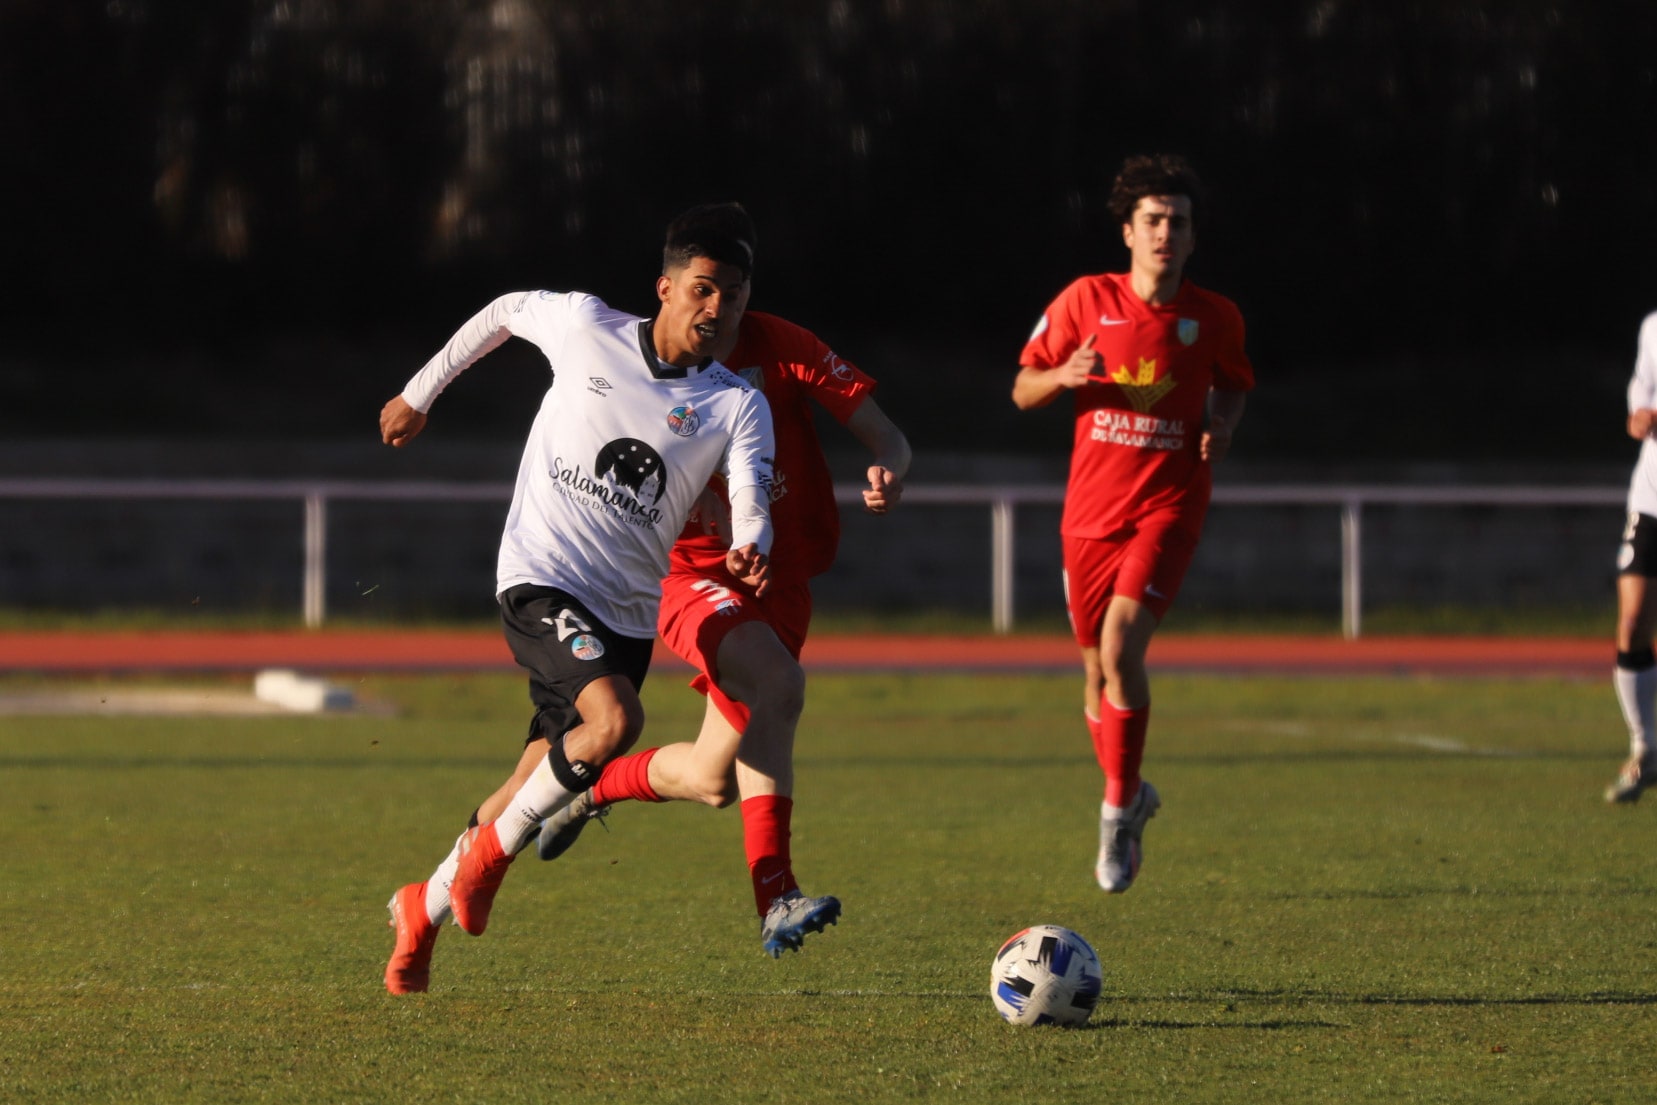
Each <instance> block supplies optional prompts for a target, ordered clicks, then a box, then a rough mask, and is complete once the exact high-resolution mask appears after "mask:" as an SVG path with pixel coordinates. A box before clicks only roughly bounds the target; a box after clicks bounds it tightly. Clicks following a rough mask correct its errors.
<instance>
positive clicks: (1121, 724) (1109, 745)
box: [1088, 700, 1151, 809]
mask: <svg viewBox="0 0 1657 1105" xmlns="http://www.w3.org/2000/svg"><path fill="white" fill-rule="evenodd" d="M1088 721H1089V724H1090V726H1092V721H1093V719H1092V718H1089V719H1088ZM1150 722H1151V707H1150V704H1149V703H1147V704H1145V705H1144V706H1141V707H1139V709H1137V710H1120V709H1117V708H1116V707H1115V706H1112V705H1111V704H1110V703H1109V702H1107V701H1104V700H1101V701H1100V703H1099V722H1098V725H1097V727H1095V728H1094V736H1093V751H1094V754H1095V755H1097V756H1098V757H1099V770H1100V771H1103V772H1104V773H1105V803H1106V804H1107V805H1111V806H1116V807H1117V808H1119V809H1120V808H1123V807H1125V806H1127V804H1128V803H1129V802H1132V801H1133V799H1134V795H1136V794H1138V793H1139V764H1140V761H1141V760H1143V759H1144V758H1145V730H1146V729H1147V728H1148V727H1149V726H1150Z"/></svg>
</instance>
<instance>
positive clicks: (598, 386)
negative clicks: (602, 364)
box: [587, 376, 611, 395]
mask: <svg viewBox="0 0 1657 1105" xmlns="http://www.w3.org/2000/svg"><path fill="white" fill-rule="evenodd" d="M587 382H588V383H589V384H591V385H593V386H592V387H590V388H588V389H587V390H588V391H590V392H592V393H593V394H594V395H603V394H604V393H605V392H607V391H609V390H610V387H611V384H610V381H608V380H606V379H605V378H604V377H602V376H589V377H587Z"/></svg>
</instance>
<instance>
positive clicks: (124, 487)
mask: <svg viewBox="0 0 1657 1105" xmlns="http://www.w3.org/2000/svg"><path fill="white" fill-rule="evenodd" d="M834 492H835V499H836V500H837V501H839V502H842V503H858V502H861V501H862V488H861V487H859V486H857V485H855V484H837V485H836V486H835V489H834ZM511 497H512V485H511V484H508V483H472V484H465V483H447V482H441V481H401V482H389V481H388V482H378V481H366V480H357V481H349V480H184V479H131V480H113V479H71V478H61V479H60V478H39V479H0V498H21V499H117V500H131V499H229V500H238V499H240V500H256V499H263V500H270V499H287V500H293V501H298V502H301V503H303V504H304V548H305V559H304V586H303V596H304V597H303V612H304V619H305V624H306V625H308V626H318V625H321V624H322V623H323V621H324V619H325V618H326V616H327V608H326V603H325V599H324V596H325V595H326V593H327V560H328V504H329V502H330V501H332V500H336V499H339V500H359V501H360V500H375V501H381V502H393V501H405V502H406V501H420V502H465V501H500V502H505V501H507V500H509V499H510V498H511ZM903 498H904V501H905V502H907V503H914V504H920V503H933V504H942V505H953V506H972V505H975V504H980V505H985V506H988V507H989V509H990V596H991V619H992V624H993V625H994V628H995V631H996V632H997V633H1007V632H1010V631H1011V629H1012V627H1013V618H1014V608H1013V564H1014V561H1015V560H1016V558H1017V549H1016V543H1015V541H1014V531H1015V525H1014V523H1015V519H1016V514H1017V510H1018V507H1019V506H1020V505H1023V504H1026V503H1028V504H1038V505H1053V504H1058V503H1062V502H1063V501H1064V488H1063V487H1062V486H1058V485H1048V484H1006V485H993V484H917V485H910V486H908V487H905V488H904V493H903ZM1626 498H1627V490H1626V489H1625V488H1622V487H1569V486H1538V485H1525V486H1519V485H1514V486H1506V485H1469V486H1436V485H1415V484H1410V485H1405V484H1397V485H1392V484H1356V485H1354V484H1347V485H1333V484H1272V485H1253V486H1250V485H1220V486H1218V487H1216V488H1215V489H1214V501H1215V502H1216V503H1238V504H1257V505H1279V506H1335V507H1339V508H1340V526H1341V629H1342V632H1343V633H1344V634H1345V635H1346V636H1347V637H1348V638H1353V637H1357V636H1358V635H1359V634H1360V633H1361V632H1362V630H1363V509H1364V506H1365V505H1366V504H1370V503H1379V504H1390V505H1410V506H1519V507H1550V506H1620V505H1622V504H1623V503H1624V502H1625V500H1626Z"/></svg>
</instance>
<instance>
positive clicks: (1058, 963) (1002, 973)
mask: <svg viewBox="0 0 1657 1105" xmlns="http://www.w3.org/2000/svg"><path fill="white" fill-rule="evenodd" d="M1103 986H1104V974H1103V972H1102V971H1101V970H1100V969H1099V957H1098V955H1096V954H1095V953H1094V951H1093V948H1092V946H1091V945H1089V944H1088V942H1087V941H1086V940H1083V939H1082V938H1081V937H1080V936H1079V935H1077V934H1076V933H1074V932H1072V931H1070V930H1069V929H1067V928H1064V927H1062V926H1060V925H1034V926H1032V927H1030V928H1027V929H1025V930H1024V931H1023V932H1020V933H1018V934H1016V935H1014V936H1013V937H1012V939H1010V940H1008V941H1007V942H1006V943H1005V944H1003V945H1001V950H1000V951H998V952H996V953H995V962H994V963H993V964H991V966H990V998H991V999H992V1000H993V1001H994V1002H995V1009H996V1012H998V1013H1000V1014H1001V1016H1002V1019H1003V1020H1005V1021H1007V1023H1009V1024H1064V1025H1078V1024H1083V1023H1085V1022H1086V1021H1087V1019H1088V1018H1089V1017H1091V1016H1092V1015H1093V1007H1094V1006H1095V1005H1097V1004H1098V1002H1099V991H1100V989H1101V988H1102V987H1103Z"/></svg>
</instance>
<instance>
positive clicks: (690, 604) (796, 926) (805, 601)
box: [540, 311, 910, 956]
mask: <svg viewBox="0 0 1657 1105" xmlns="http://www.w3.org/2000/svg"><path fill="white" fill-rule="evenodd" d="M716 356H717V359H718V360H719V361H720V362H721V363H723V364H725V365H726V366H727V367H728V368H730V369H731V370H732V371H733V372H736V373H737V375H739V376H741V377H742V378H743V379H745V380H747V381H748V382H749V383H751V384H753V385H755V386H756V387H758V388H759V389H760V390H761V391H763V392H764V394H765V397H766V400H767V401H768V402H769V403H770V405H771V415H772V422H773V426H774V427H775V430H776V437H777V455H776V466H775V472H776V474H775V479H774V482H773V484H772V498H771V524H772V532H773V534H774V537H773V541H772V548H771V577H770V580H769V582H768V583H767V585H766V587H765V588H763V589H761V590H759V591H756V589H755V588H753V587H751V586H749V585H748V584H745V583H743V582H742V581H741V580H739V579H737V578H736V577H734V576H732V575H731V573H730V572H728V571H727V570H726V568H725V565H724V564H723V562H722V557H723V553H722V552H721V546H720V541H721V540H722V539H725V537H726V535H728V532H729V530H728V521H727V518H728V514H729V505H728V504H727V503H726V502H725V501H724V495H723V491H722V489H720V488H718V487H717V486H712V487H710V488H709V490H708V492H706V493H705V494H704V496H703V501H702V504H701V507H700V508H699V515H700V516H699V517H693V519H692V520H691V522H690V524H689V525H687V526H686V528H685V530H684V532H683V533H682V534H681V535H680V537H679V540H678V541H677V542H676V543H675V545H674V547H673V552H672V567H671V570H670V572H669V574H668V576H667V578H666V580H664V581H663V585H662V608H661V614H660V618H659V623H658V624H659V630H660V633H661V637H662V640H663V641H664V642H665V643H666V644H667V645H668V647H670V648H671V649H672V650H673V651H674V653H675V654H677V655H678V656H679V657H681V658H682V659H684V660H685V661H686V662H688V663H690V664H691V665H693V666H694V667H695V668H696V669H697V672H698V674H697V676H696V678H695V679H693V680H692V681H691V686H693V687H695V688H696V689H697V690H698V691H700V692H702V693H703V694H705V695H706V696H707V698H708V704H707V709H706V712H705V715H704V718H703V723H702V730H701V732H700V733H699V734H698V735H697V738H696V740H695V741H694V742H681V743H677V744H670V745H666V746H663V747H660V748H652V749H646V750H645V751H642V752H638V753H636V754H634V755H630V756H625V757H622V758H620V759H618V760H615V761H613V762H611V763H610V764H608V765H606V767H605V770H604V773H603V774H602V775H601V776H600V778H599V781H598V782H597V783H596V784H595V785H594V786H593V788H592V789H591V790H590V791H589V792H588V796H587V798H586V799H585V800H584V801H583V802H582V803H580V804H579V806H576V807H571V808H569V809H567V810H565V811H562V812H561V813H560V814H559V815H558V816H557V817H555V818H553V819H549V821H548V822H547V824H546V826H545V827H544V828H543V830H542V833H541V838H540V839H541V854H542V857H543V858H546V859H552V858H555V857H556V856H558V855H561V854H563V852H564V851H565V850H567V849H568V848H569V846H570V845H571V844H572V843H574V840H575V838H576V836H578V835H579V834H580V832H581V829H582V827H583V826H584V825H585V824H586V822H587V821H588V820H590V819H591V818H593V817H596V816H600V815H601V814H602V813H603V812H604V811H605V810H606V808H607V807H608V806H609V805H610V804H611V803H613V802H618V801H623V800H626V799H634V800H638V801H646V802H665V801H671V800H675V799H678V800H685V801H693V802H703V803H706V804H707V805H710V806H714V807H723V806H727V805H729V804H731V802H733V801H736V800H738V799H740V803H741V804H740V810H741V814H742V824H743V843H744V850H745V851H746V853H747V857H748V868H749V876H750V880H751V882H752V884H753V890H754V904H755V906H756V907H757V909H758V912H759V915H760V918H761V940H762V942H763V944H764V947H765V950H766V951H767V952H769V953H770V954H771V955H772V956H776V955H779V954H781V952H782V951H783V950H784V949H785V948H792V949H797V948H798V947H799V946H800V942H801V940H802V939H803V937H804V935H805V934H806V933H807V932H819V931H821V930H822V927H823V925H824V924H827V923H832V921H833V920H834V919H835V918H837V917H838V915H839V909H840V905H839V902H838V901H837V900H836V899H834V898H810V897H806V896H805V895H803V894H802V893H801V892H800V890H799V886H798V883H797V882H796V880H795V878H794V872H793V866H792V862H791V857H790V853H789V835H790V820H791V816H792V811H793V798H792V794H793V783H794V767H793V753H794V730H795V726H796V724H797V723H798V721H799V717H800V712H801V709H802V708H803V706H804V704H805V673H804V672H803V670H802V669H801V667H800V663H799V656H800V650H801V648H802V646H803V645H804V644H805V639H806V633H807V631H808V629H809V628H810V624H811V578H812V577H813V576H815V575H818V574H820V573H821V572H823V571H824V570H826V569H827V568H828V567H829V566H830V565H831V564H832V563H833V562H834V557H835V553H836V550H837V548H838V545H839V540H840V519H839V511H838V509H837V507H836V505H835V502H834V485H833V480H832V478H831V476H830V473H829V468H828V463H827V461H826V459H825V458H824V456H823V450H822V447H821V445H820V444H819V442H818V439H817V432H816V429H815V426H814V423H813V414H812V407H813V404H816V405H819V406H821V407H822V408H823V409H824V410H826V411H827V412H828V413H829V415H830V416H831V417H833V418H834V419H835V420H836V421H838V422H840V423H841V424H842V425H844V426H845V427H846V428H847V429H848V430H849V431H850V432H851V434H852V436H854V437H856V438H857V439H858V440H859V441H860V442H862V444H863V445H864V446H865V447H867V448H868V450H869V452H870V454H871V461H872V463H871V464H870V465H869V467H868V469H867V472H866V478H867V479H868V483H869V486H868V487H867V488H866V489H865V490H864V491H863V505H864V509H865V510H868V511H870V512H872V513H875V514H884V513H886V512H887V511H888V510H890V509H891V508H892V507H894V506H896V505H897V503H898V500H899V499H900V498H901V496H902V490H903V483H902V481H903V477H904V475H905V474H906V473H907V471H908V468H909V462H910V448H909V443H908V440H907V438H905V436H904V434H903V432H902V431H901V430H899V429H898V428H897V426H896V425H894V424H893V423H892V421H891V419H889V418H888V417H887V416H886V414H885V412H884V411H882V410H881V409H880V407H879V405H878V404H876V403H875V401H874V399H873V398H872V395H871V393H872V392H873V391H874V389H875V382H874V381H873V380H872V379H870V378H869V377H868V376H866V375H864V374H863V373H862V372H861V371H859V370H858V369H857V368H856V367H855V366H853V365H852V364H850V363H849V362H847V361H844V360H842V359H840V357H839V356H837V355H836V354H835V353H834V351H833V350H832V349H830V348H829V347H828V346H827V345H826V344H824V343H823V341H822V340H821V339H819V338H818V337H817V336H816V335H815V334H812V333H811V332H810V331H808V330H806V329H804V328H803V327H800V326H796V325H794V324H793V323H791V322H787V321H784V320H783V319H780V318H778V317H776V316H774V315H767V314H763V313H761V312H757V311H749V312H747V313H746V314H745V315H744V316H743V319H742V325H741V329H740V331H739V333H738V336H737V339H736V342H735V345H734V346H733V347H732V348H730V349H728V350H722V351H720V352H719V353H717V354H716Z"/></svg>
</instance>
